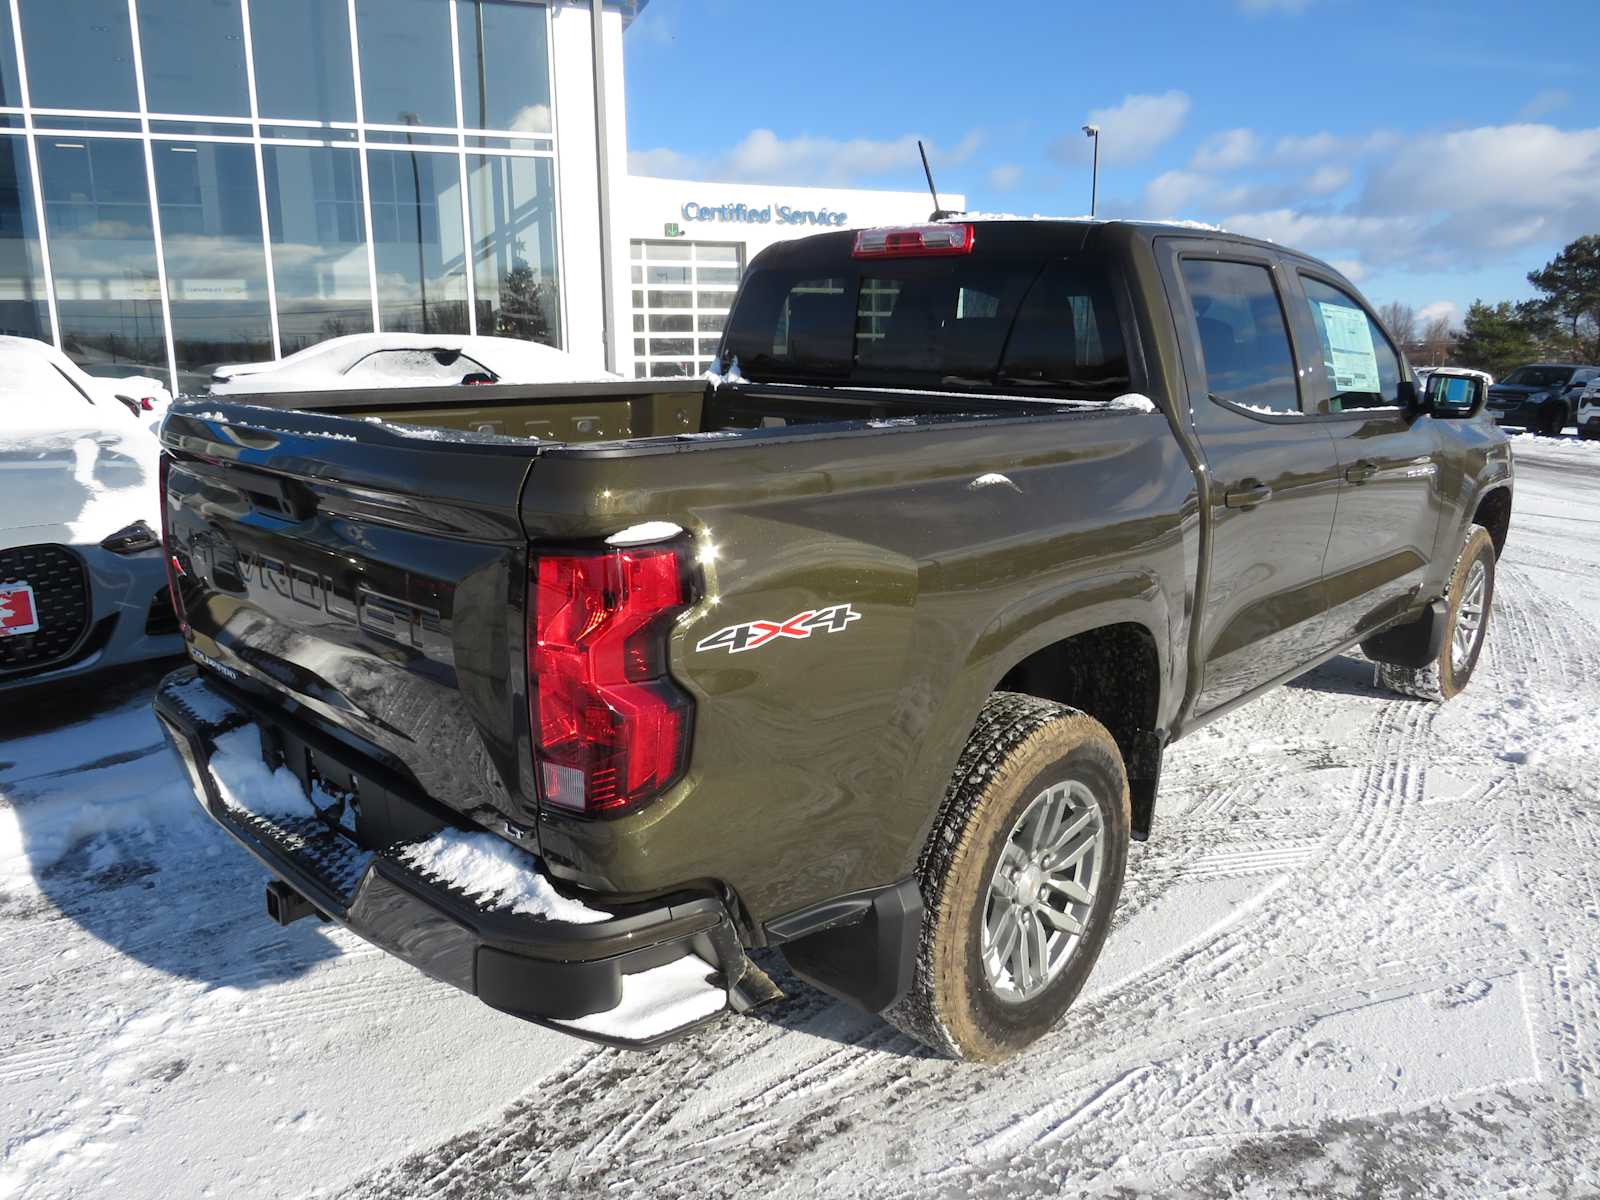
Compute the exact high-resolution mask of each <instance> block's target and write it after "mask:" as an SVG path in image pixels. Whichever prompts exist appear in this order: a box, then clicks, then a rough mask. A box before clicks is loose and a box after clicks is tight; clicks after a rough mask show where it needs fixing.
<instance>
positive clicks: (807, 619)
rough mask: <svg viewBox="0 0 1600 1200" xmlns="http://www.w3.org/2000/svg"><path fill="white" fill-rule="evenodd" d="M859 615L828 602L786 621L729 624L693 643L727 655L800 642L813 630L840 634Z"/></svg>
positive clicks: (701, 648)
mask: <svg viewBox="0 0 1600 1200" xmlns="http://www.w3.org/2000/svg"><path fill="white" fill-rule="evenodd" d="M860 619H861V614H860V613H858V612H857V611H856V610H855V609H853V608H851V607H850V605H848V604H830V605H828V606H827V607H825V608H808V609H806V610H805V611H804V612H798V613H795V615H794V616H792V617H790V618H789V619H788V620H786V621H746V622H744V623H743V624H741V625H729V626H727V627H726V628H724V629H719V630H717V631H716V632H715V633H713V634H711V635H710V636H709V637H703V638H701V639H700V640H699V641H698V642H697V643H695V649H696V650H726V651H727V652H728V653H729V654H743V653H744V652H745V651H746V650H759V649H761V647H763V646H767V645H770V644H772V643H773V642H776V641H779V640H780V639H782V638H793V639H794V640H796V641H803V640H804V639H806V638H809V637H810V636H811V635H812V634H814V633H843V632H844V630H845V628H846V627H847V626H848V625H849V624H850V622H851V621H859V620H860Z"/></svg>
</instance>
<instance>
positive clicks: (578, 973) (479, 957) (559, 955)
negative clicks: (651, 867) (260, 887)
mask: <svg viewBox="0 0 1600 1200" xmlns="http://www.w3.org/2000/svg"><path fill="white" fill-rule="evenodd" d="M156 715H157V716H158V717H159V718H160V720H161V723H162V726H163V728H164V729H165V730H166V733H167V736H168V738H169V739H170V740H171V742H172V744H173V746H174V748H175V749H176V750H177V752H178V755H179V757H180V758H181V759H182V761H183V763H184V766H185V768H186V769H187V771H188V773H189V778H190V782H191V783H192V785H193V786H194V789H195V795H196V798H197V799H198V801H199V803H200V805H201V807H202V808H203V809H204V810H205V811H206V813H207V815H209V816H210V817H211V818H212V819H213V820H215V821H216V822H217V823H218V824H220V825H221V826H222V827H223V828H224V829H225V830H227V831H228V833H229V834H231V835H232V836H233V837H234V838H235V839H236V840H237V841H238V842H239V843H240V844H241V845H243V846H244V847H245V849H247V850H249V851H250V852H251V853H252V854H253V855H254V856H255V857H256V858H257V859H259V860H260V861H261V862H262V863H263V864H264V865H265V866H266V867H267V869H268V870H269V871H271V872H272V873H273V874H274V875H276V876H278V877H279V878H280V879H282V880H283V881H284V882H285V883H287V884H288V885H289V886H290V887H292V888H294V889H295V890H296V891H297V892H299V893H300V894H301V895H302V896H304V897H305V898H306V899H307V900H308V901H309V902H310V903H311V904H312V905H313V906H314V907H315V908H316V909H317V910H318V911H319V912H321V913H323V914H325V915H326V916H327V917H328V918H330V919H331V920H334V921H337V922H339V923H340V924H341V925H344V926H345V927H346V928H348V929H350V930H351V931H352V932H354V933H356V934H357V935H359V936H360V937H362V938H364V939H366V940H367V941H369V942H371V943H373V944H374V945H376V946H378V947H379V948H381V949H383V950H386V951H388V952H389V953H391V954H393V955H395V956H396V957H398V958H402V959H404V960H405V961H407V962H409V963H411V964H412V965H413V966H415V967H417V968H418V969H419V970H421V971H423V972H425V973H426V974H428V975H430V976H432V977H433V978H435V979H439V980H442V981H444V982H446V983H449V984H452V985H453V986H455V987H458V988H460V989H461V990H462V991H465V992H469V993H471V994H473V995H475V996H477V997H478V998H479V999H480V1000H482V1001H483V1002H484V1003H486V1004H488V1005H490V1006H491V1007H493V1008H496V1009H499V1010H501V1011H503V1012H507V1013H510V1014H512V1015H514V1016H518V1017H522V1018H524V1019H527V1020H530V1021H534V1022H536V1023H538V1024H542V1025H548V1026H550V1027H553V1028H558V1029H562V1030H565V1031H567V1032H571V1033H573V1034H575V1035H577V1036H579V1037H584V1038H588V1039H590V1040H594V1041H600V1042H605V1043H608V1044H614V1045H623V1046H650V1045H655V1044H658V1043H660V1042H664V1041H668V1040H671V1039H672V1038H675V1037H678V1036H681V1035H682V1034H684V1033H686V1032H688V1031H690V1030H692V1029H695V1028H698V1027H699V1026H700V1025H702V1024H704V1023H706V1022H707V1021H710V1020H712V1019H714V1018H715V1017H717V1016H718V1015H720V1014H721V1013H723V1012H725V1011H727V1010H729V1009H730V1008H731V1009H734V1010H739V1011H743V1010H746V1009H748V1008H751V1007H754V1006H755V1005H756V1004H758V1003H760V1002H762V1001H764V1000H766V999H770V998H771V996H770V994H769V992H770V982H767V981H765V977H764V976H762V975H761V973H760V971H759V970H758V969H756V968H755V967H753V966H752V965H751V964H749V962H748V960H747V959H746V958H745V956H744V952H743V949H742V948H741V947H740V945H739V942H738V938H737V935H736V934H735V932H734V929H733V925H732V922H731V920H730V919H729V917H728V915H727V913H726V911H725V910H724V908H723V907H722V905H721V903H720V902H719V901H717V900H716V899H714V898H711V897H706V896H694V895H684V896H682V897H673V898H670V899H669V900H667V901H657V902H655V903H654V904H650V905H613V904H600V903H598V902H594V901H591V902H589V903H584V902H582V901H579V900H576V899H573V898H571V897H568V896H565V895H562V894H561V893H560V892H559V891H558V890H557V889H556V888H555V886H554V885H553V884H552V883H551V882H550V880H549V879H548V877H546V876H545V875H544V873H543V872H542V871H541V870H540V869H539V864H538V860H537V859H535V858H534V857H533V856H532V855H530V854H527V853H526V852H524V851H522V850H519V849H517V848H516V847H515V846H512V845H510V844H509V843H506V842H504V841H503V840H502V839H500V838H498V837H495V836H494V835H493V834H489V833H484V832H467V831H462V830H459V829H455V828H453V827H452V828H445V829H442V830H440V831H438V832H437V833H435V834H434V835H433V836H431V837H429V838H426V839H423V840H421V841H416V842H410V843H405V844H402V845H397V846H393V847H386V848H381V849H378V850H371V849H366V848H363V847H362V846H361V845H359V844H358V843H357V841H356V840H355V838H354V836H353V835H352V834H351V833H350V832H349V829H348V823H347V824H346V825H345V826H343V827H341V825H340V824H339V822H338V819H337V815H336V809H335V804H336V802H337V798H336V797H332V796H329V795H328V794H326V793H324V792H322V791H320V790H319V789H318V788H317V786H316V785H315V784H313V786H312V787H311V789H310V791H309V794H308V791H307V789H306V787H305V786H304V785H303V784H302V782H301V780H300V779H299V778H297V777H296V775H295V774H294V773H292V772H291V771H290V770H288V769H287V768H286V767H284V766H276V767H274V766H271V765H269V764H268V763H267V762H266V761H265V759H264V757H263V753H262V749H261V745H262V743H261V725H262V724H268V723H272V722H273V721H274V720H277V721H281V720H282V718H281V717H277V718H274V717H273V715H272V714H270V713H267V712H265V711H263V710H258V709H255V708H254V707H253V706H252V705H251V704H250V702H249V701H248V700H247V699H246V698H244V697H243V696H242V695H240V694H238V693H235V692H233V691H232V689H229V688H227V687H226V686H225V685H222V684H219V683H217V682H215V681H213V680H212V679H211V678H210V677H208V676H203V675H200V674H199V673H198V671H197V670H196V668H193V667H188V668H184V669H183V670H180V671H176V672H174V673H173V674H171V675H169V676H168V677H167V678H166V679H165V680H164V681H163V683H162V685H161V687H160V689H159V690H158V692H157V695H156Z"/></svg>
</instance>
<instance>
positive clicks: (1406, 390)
mask: <svg viewBox="0 0 1600 1200" xmlns="http://www.w3.org/2000/svg"><path fill="white" fill-rule="evenodd" d="M1395 399H1396V401H1398V402H1399V404H1400V411H1401V412H1403V413H1405V414H1406V416H1407V418H1411V417H1420V416H1421V415H1422V413H1423V411H1424V410H1423V407H1422V402H1421V400H1420V399H1419V398H1418V396H1417V385H1416V384H1415V383H1413V382H1412V381H1411V380H1409V379H1402V380H1401V381H1400V385H1399V389H1398V393H1397V394H1396V396H1395Z"/></svg>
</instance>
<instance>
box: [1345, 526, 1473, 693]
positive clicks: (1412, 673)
mask: <svg viewBox="0 0 1600 1200" xmlns="http://www.w3.org/2000/svg"><path fill="white" fill-rule="evenodd" d="M1480 563H1481V564H1482V566H1483V572H1484V578H1483V586H1482V603H1481V606H1480V607H1481V611H1482V615H1481V618H1480V619H1479V622H1478V626H1477V630H1476V632H1475V634H1474V635H1473V637H1472V639H1471V646H1470V649H1469V650H1468V651H1467V653H1466V654H1465V656H1460V655H1458V654H1457V653H1456V652H1455V643H1456V633H1457V631H1458V629H1459V628H1460V625H1461V621H1462V616H1461V610H1462V603H1463V601H1464V600H1465V599H1466V598H1467V597H1466V588H1467V581H1468V579H1469V578H1470V577H1471V576H1472V574H1473V570H1474V567H1475V565H1476V564H1480ZM1494 568H1495V556H1494V539H1493V538H1491V537H1490V536H1489V531H1488V530H1487V529H1485V528H1484V527H1483V526H1482V525H1472V526H1469V527H1468V529H1467V540H1466V544H1465V545H1463V546H1462V548H1461V553H1460V555H1459V556H1458V557H1457V558H1456V565H1455V569H1454V570H1453V571H1451V572H1450V590H1449V592H1448V593H1447V594H1448V596H1449V600H1450V605H1449V609H1448V611H1447V613H1446V616H1445V622H1444V642H1443V645H1442V646H1441V647H1440V649H1439V656H1438V657H1437V658H1436V659H1434V661H1433V662H1431V663H1429V664H1428V665H1427V666H1425V667H1396V666H1391V665H1389V664H1388V663H1379V664H1378V667H1377V672H1376V675H1375V677H1374V682H1375V683H1376V685H1377V686H1378V687H1381V688H1387V689H1388V690H1389V691H1391V692H1399V693H1400V694H1401V695H1403V696H1415V697H1417V698H1418V699H1419V700H1435V701H1444V700H1448V699H1450V698H1451V697H1452V696H1454V695H1456V694H1457V693H1458V692H1460V691H1461V689H1462V688H1464V687H1466V686H1467V684H1468V683H1469V682H1470V681H1471V679H1472V672H1473V671H1474V670H1476V669H1477V666H1478V659H1479V657H1480V656H1481V655H1482V654H1483V643H1484V642H1485V641H1486V640H1487V639H1488V636H1489V622H1490V618H1491V617H1492V615H1493V613H1494Z"/></svg>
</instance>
